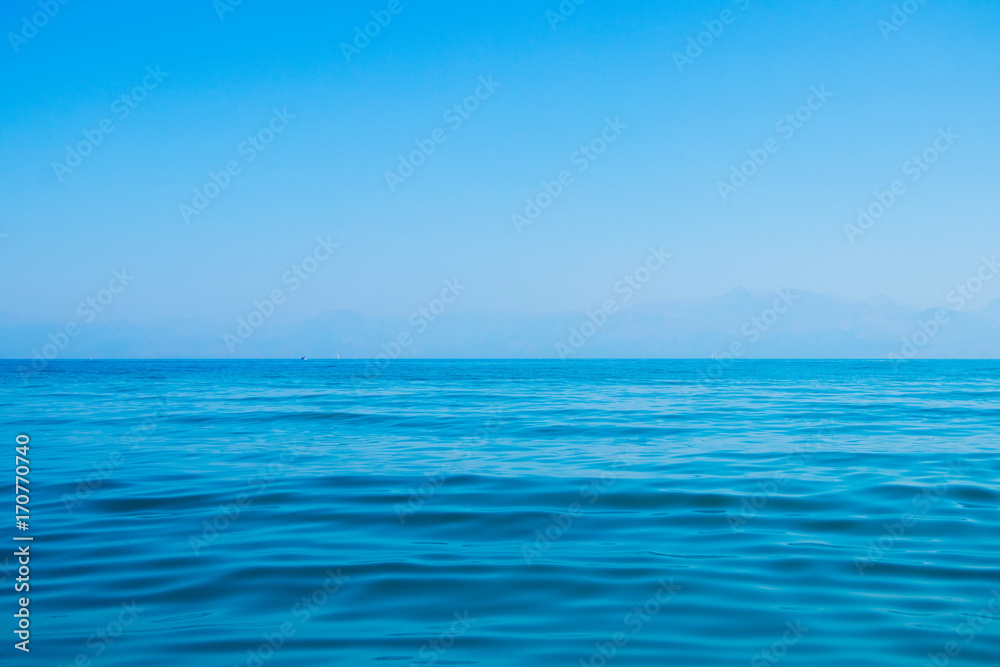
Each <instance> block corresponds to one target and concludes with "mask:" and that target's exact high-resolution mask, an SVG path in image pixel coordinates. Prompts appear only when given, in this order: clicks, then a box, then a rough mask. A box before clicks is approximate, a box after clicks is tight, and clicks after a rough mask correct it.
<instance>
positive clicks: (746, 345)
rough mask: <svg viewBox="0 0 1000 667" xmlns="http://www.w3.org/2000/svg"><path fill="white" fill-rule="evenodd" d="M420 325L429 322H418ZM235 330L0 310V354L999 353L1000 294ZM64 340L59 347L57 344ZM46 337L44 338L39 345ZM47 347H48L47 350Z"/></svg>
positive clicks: (342, 315) (817, 297)
mask: <svg viewBox="0 0 1000 667" xmlns="http://www.w3.org/2000/svg"><path fill="white" fill-rule="evenodd" d="M424 325H426V326H424ZM236 330H237V323H236V322H233V323H232V324H231V325H230V326H229V327H228V329H224V330H214V329H213V330H209V329H208V328H205V327H204V326H203V327H202V329H197V328H193V325H192V323H191V322H190V321H182V320H164V321H162V322H158V323H157V324H155V325H152V324H147V325H138V324H131V323H128V322H123V321H107V322H95V323H93V324H86V325H81V328H80V332H79V334H78V335H77V336H75V337H71V338H68V340H64V338H63V336H62V335H61V332H62V331H63V325H60V324H56V323H48V324H47V323H38V324H19V323H15V322H14V321H13V320H12V318H11V317H10V316H6V315H4V314H3V313H0V357H4V358H31V357H32V356H34V355H35V353H38V355H39V356H46V355H49V356H50V355H51V353H52V352H53V350H56V349H57V348H58V353H57V355H56V358H87V357H93V358H171V357H172V358H202V357H217V358H237V357H249V358H258V357H278V358H296V357H299V356H302V355H305V356H308V357H311V358H331V357H336V356H337V355H340V357H341V358H371V357H375V356H377V355H379V354H386V355H388V356H390V357H392V358H397V357H398V358H412V357H423V358H450V357H454V358H475V357H478V358H494V357H496V358H512V357H520V358H539V357H547V358H553V357H555V358H558V357H560V356H561V357H564V358H567V359H574V358H604V357H608V358H616V357H638V358H708V357H711V356H713V355H714V356H717V357H720V356H723V355H725V354H730V355H732V356H734V357H737V358H878V359H885V358H890V357H892V355H896V356H898V357H901V358H1000V299H998V300H996V301H993V302H992V303H989V304H987V305H985V307H983V308H982V309H980V310H975V311H973V310H970V311H967V312H956V311H953V310H949V309H945V308H931V309H926V310H921V309H919V308H916V307H913V306H908V305H906V304H901V303H897V302H895V301H893V300H891V299H888V298H885V297H876V298H872V299H867V300H864V301H848V300H846V299H842V298H839V297H835V296H828V295H823V294H816V293H813V292H799V291H794V290H788V291H779V292H770V291H762V290H751V289H746V288H742V287H741V288H737V289H734V290H732V291H730V292H728V293H726V294H723V295H721V296H717V297H712V298H708V299H700V300H679V301H662V302H654V303H642V304H635V305H633V306H630V307H621V308H620V309H618V310H617V311H616V312H614V313H612V314H610V315H608V314H606V313H603V312H598V311H597V310H596V309H590V310H589V311H588V309H583V310H575V311H566V312H561V313H553V314H547V315H537V314H526V313H500V312H456V313H451V312H445V313H444V314H442V315H441V316H440V317H438V318H437V319H436V320H435V321H434V322H427V321H426V320H422V319H421V318H415V320H413V319H410V318H404V317H400V318H380V317H371V316H367V315H363V314H361V313H359V312H356V311H329V312H326V313H323V314H322V315H319V316H317V317H314V318H312V319H309V320H307V321H304V322H298V323H294V324H283V323H281V322H280V313H278V314H277V315H276V316H275V317H274V318H273V321H266V322H264V324H263V325H261V326H260V327H259V329H257V330H256V331H253V330H252V328H245V329H244V331H252V335H250V336H248V337H247V338H246V340H245V341H243V342H241V343H238V344H235V345H233V344H232V343H233V339H232V338H230V339H229V342H230V344H231V346H232V347H233V351H232V352H231V351H230V349H229V346H227V344H226V342H224V341H223V334H225V333H230V334H231V333H232V332H233V331H236ZM60 344H61V346H60ZM46 346H47V347H46ZM43 348H44V349H43Z"/></svg>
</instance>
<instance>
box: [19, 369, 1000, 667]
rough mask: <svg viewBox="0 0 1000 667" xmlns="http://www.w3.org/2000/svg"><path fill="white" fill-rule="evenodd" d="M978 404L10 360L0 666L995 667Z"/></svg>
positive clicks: (998, 596)
mask: <svg viewBox="0 0 1000 667" xmlns="http://www.w3.org/2000/svg"><path fill="white" fill-rule="evenodd" d="M998 378H1000V362H997V361H916V360H914V361H908V362H905V363H893V362H889V361H841V360H835V361H755V360H739V361H722V360H655V361H643V360H593V361H583V360H580V361H553V360H531V361H523V360H502V361H497V360H459V361H437V360H420V361H409V360H399V359H397V360H383V361H376V360H312V359H310V360H292V361H283V360H281V361H279V360H261V361H206V360H193V361H107V360H103V361H102V360H93V361H91V360H65V361H58V360H55V361H47V362H45V363H38V362H37V361H36V362H30V361H17V360H13V361H2V362H0V425H2V429H0V441H2V442H3V445H4V446H5V447H6V448H7V451H6V454H5V456H4V457H3V460H6V461H7V466H8V467H7V469H6V470H5V471H2V474H0V476H2V478H3V479H4V485H5V493H4V496H3V497H4V498H6V501H7V502H9V503H10V505H8V506H7V508H8V511H10V512H11V514H10V515H8V520H7V527H6V529H3V530H2V531H0V542H2V543H6V545H7V546H6V547H5V548H3V549H2V550H0V554H2V555H0V590H3V594H2V595H0V616H2V617H3V618H5V619H6V621H5V622H4V623H3V627H2V630H3V633H2V636H4V637H5V638H6V639H5V640H4V641H5V644H6V645H5V646H3V647H2V649H0V662H3V663H4V664H14V665H47V666H48V665H52V666H58V665H65V666H67V667H68V666H70V665H73V666H74V667H91V666H95V667H103V666H106V667H112V666H117V665H122V666H130V667H131V666H137V665H140V666H147V665H151V666H155V665H172V666H173V665H183V666H184V667H200V666H202V665H205V666H220V667H229V666H244V667H264V666H267V667H271V666H277V665H282V666H284V665H289V666H291V665H295V666H300V665H308V666H313V665H317V666H324V665H332V666H341V665H381V666H384V667H391V666H394V665H399V666H404V667H405V666H407V665H484V666H485V665H490V666H493V665H539V666H546V667H548V666H556V665H560V666H567V667H576V666H582V667H588V666H590V667H605V666H608V665H621V666H622V667H625V666H630V665H658V666H664V665H680V666H688V665H719V666H738V665H748V666H749V667H770V666H772V665H778V664H781V665H787V666H789V667H791V666H793V665H821V666H826V665H830V666H834V665H836V666H841V665H850V666H851V667H862V666H869V665H870V666H872V667H874V666H880V667H886V666H890V667H895V666H897V665H909V666H912V667H927V666H933V667H944V666H945V665H948V666H949V667H962V666H965V667H973V666H976V667H979V666H983V667H985V666H987V665H990V666H993V667H995V666H996V665H998V664H1000V517H998V506H1000V457H998V453H1000V447H998V434H1000V388H998ZM19 447H24V449H22V450H20V452H18V451H16V450H17V448H19ZM22 455H23V456H22ZM18 456H21V459H17V458H16V457H18ZM22 473H23V474H22ZM17 478H20V480H17ZM22 501H23V502H22ZM18 507H20V509H18ZM18 521H21V522H22V524H18V523H17V522H18ZM22 526H23V527H22ZM17 538H30V539H17ZM25 548H27V549H28V551H29V554H30V556H27V557H25V556H21V555H19V554H21V553H23V550H24V549H25ZM25 558H26V559H27V560H28V564H27V565H23V564H22V563H23V560H24V559H25ZM18 587H21V588H20V589H19V588H18ZM25 587H26V588H25ZM22 598H25V599H26V600H27V603H26V605H25V603H24V600H22ZM22 609H26V610H27V612H22V611H21V610H22ZM18 613H21V616H20V617H18V616H16V614H18ZM25 613H27V614H29V616H27V617H25V616H24V614H25ZM25 623H27V627H26V628H25ZM19 630H20V631H22V632H23V633H26V635H25V634H22V635H19V634H18V631H19ZM25 636H27V642H28V643H27V644H22V647H23V648H28V649H29V652H26V651H23V650H22V649H21V648H17V646H16V645H17V644H18V643H21V642H23V641H24V638H25Z"/></svg>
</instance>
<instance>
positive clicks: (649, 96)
mask: <svg viewBox="0 0 1000 667" xmlns="http://www.w3.org/2000/svg"><path fill="white" fill-rule="evenodd" d="M53 3H54V4H53V6H58V11H57V12H55V15H54V16H52V17H51V18H47V21H45V22H44V23H45V24H44V25H43V26H42V27H41V28H38V29H37V31H35V32H32V31H31V30H30V28H29V29H28V30H27V33H25V28H24V20H25V18H24V17H28V20H29V21H30V20H31V17H32V16H33V15H35V14H36V13H38V12H40V11H42V10H41V9H40V8H39V4H38V3H37V2H26V1H22V0H15V1H13V2H9V3H5V5H4V7H3V9H2V10H0V28H2V30H3V32H4V33H5V35H6V38H5V39H4V44H3V45H0V75H2V81H3V85H4V94H3V95H2V97H0V165H2V169H3V179H2V180H0V197H2V201H3V203H4V206H3V209H2V211H0V234H4V235H5V236H4V237H3V238H2V239H0V284H2V286H3V289H2V296H0V311H2V312H4V313H6V315H5V317H6V318H7V320H8V321H14V322H17V321H38V320H55V321H59V320H63V319H66V318H68V317H71V316H72V315H73V313H74V312H75V310H76V308H77V305H78V304H79V303H80V302H81V300H83V299H85V298H87V297H88V296H91V295H93V294H95V293H97V292H98V291H99V290H101V289H102V288H104V287H105V286H106V285H107V284H108V282H109V280H111V278H112V271H113V270H121V269H122V268H125V269H127V270H128V271H129V272H131V273H132V274H134V275H135V279H134V281H132V282H131V283H130V284H129V285H128V288H127V289H126V290H124V292H123V293H122V294H121V295H120V296H119V297H118V298H117V300H116V301H115V303H114V304H113V308H111V307H109V308H108V309H107V313H102V317H114V318H122V319H127V320H131V321H135V322H150V321H156V320H157V319H158V318H189V319H190V321H192V322H205V321H210V320H211V321H215V320H219V321H229V320H232V319H234V318H235V317H237V316H238V315H239V314H241V313H244V314H245V313H246V312H247V310H248V307H249V306H250V304H251V303H252V302H253V300H254V299H259V298H261V297H262V296H264V295H266V294H268V293H269V292H270V291H271V290H273V289H274V288H277V287H282V286H283V282H282V276H283V275H284V274H285V272H286V271H287V270H289V268H290V267H292V266H293V265H295V264H296V263H297V262H299V261H301V260H302V259H303V258H304V257H306V256H308V255H310V254H311V253H312V252H313V251H314V249H315V248H316V246H317V241H316V239H317V237H322V238H327V237H329V238H330V239H332V240H333V242H335V243H337V244H339V245H338V248H337V251H336V252H335V253H334V255H333V257H332V258H331V259H330V260H329V261H325V262H323V263H322V264H321V265H320V267H319V268H318V269H317V270H316V271H315V273H313V274H311V275H310V278H309V280H308V281H306V282H305V283H304V284H303V285H302V288H301V289H298V290H296V291H295V293H294V294H290V295H289V297H290V298H289V299H288V301H287V303H286V304H285V305H283V309H282V311H281V313H280V317H281V318H287V319H289V320H294V319H295V318H304V317H309V316H312V315H315V314H317V313H321V312H323V311H326V310H333V309H356V310H360V311H362V312H364V313H367V314H373V315H405V314H407V313H409V312H411V311H412V310H413V309H414V308H415V307H417V306H419V305H420V304H423V303H426V302H427V301H428V299H429V298H432V297H433V296H434V295H436V294H438V293H439V292H440V291H441V289H442V285H443V283H444V281H445V280H446V279H452V278H459V279H460V280H461V281H462V282H463V283H464V284H465V285H467V286H468V289H467V291H466V293H465V294H464V295H463V297H462V299H461V300H460V303H457V304H456V305H455V308H456V309H457V310H501V311H528V312H542V313H544V312H555V311H564V310H567V309H572V308H581V307H588V306H590V305H592V304H593V303H595V302H599V301H600V299H601V298H602V296H603V295H604V294H606V293H607V292H608V291H609V289H610V286H611V285H613V284H614V283H615V282H616V281H617V280H618V279H620V278H621V276H622V275H624V274H626V273H628V272H631V271H632V270H634V269H635V268H636V267H637V266H639V265H641V263H642V262H643V261H644V259H645V258H646V256H647V254H648V249H649V247H650V246H656V247H659V246H663V247H665V248H666V249H667V250H669V252H670V253H671V254H672V259H671V263H670V265H669V266H668V267H667V268H666V270H665V271H663V272H662V273H661V274H660V275H658V276H657V278H656V280H655V281H652V282H651V283H650V284H649V286H648V288H646V289H644V290H643V292H642V294H641V295H640V296H639V297H637V299H636V301H649V300H658V299H677V298H703V297H706V296H711V295H715V294H720V293H724V292H726V291H728V290H730V289H732V288H733V287H736V286H738V285H745V286H749V287H757V288H765V289H775V288H780V287H794V288H796V289H801V290H812V291H817V292H826V293H833V294H837V295H841V296H844V297H848V298H866V297H870V296H874V295H880V294H884V295H887V296H889V297H892V298H895V299H899V300H902V301H907V302H911V303H914V304H916V305H921V306H931V305H937V304H941V305H943V304H944V303H945V295H946V294H947V293H948V291H949V290H950V289H952V288H953V287H954V285H955V283H956V282H958V281H960V280H964V279H965V278H967V277H968V276H969V275H970V274H971V273H972V272H973V271H974V270H975V268H976V267H977V266H978V265H979V263H980V259H981V257H982V256H983V254H984V253H992V252H997V251H1000V225H998V224H997V222H998V220H997V217H996V215H997V214H996V211H997V210H998V205H1000V188H998V187H997V185H998V175H1000V162H998V160H1000V125H998V124H997V122H996V117H997V111H998V109H1000V87H998V86H997V81H1000V46H998V44H1000V42H998V37H1000V6H998V5H997V4H996V3H995V2H987V1H985V0H982V1H972V0H959V1H956V2H949V3H942V2H933V1H929V2H926V4H920V3H919V2H917V1H916V0H914V2H913V4H912V6H911V7H909V8H910V9H911V10H914V9H915V11H913V12H912V13H911V14H902V15H897V17H896V18H897V23H901V25H899V26H898V30H892V31H891V32H890V31H889V30H888V29H887V28H886V26H887V25H890V24H888V23H882V24H881V26H880V22H887V21H891V20H892V17H893V12H894V3H893V2H888V1H886V2H874V1H873V2H857V3H845V2H832V1H827V2H823V1H820V2H812V3H802V2H791V1H785V2H781V1H757V0H750V2H743V1H742V0H741V1H740V2H732V1H731V0H729V1H726V2H723V1H712V2H687V3H654V2H635V1H632V2H614V3H612V2H604V1H601V0H587V1H586V2H584V3H583V4H581V5H579V6H575V5H573V6H574V7H575V10H574V11H573V12H572V14H570V15H568V16H565V17H561V18H565V20H560V21H558V22H557V23H555V24H554V25H553V22H552V17H553V16H554V15H555V14H553V12H558V11H559V7H560V4H559V2H557V1H555V0H552V1H550V2H505V3H496V4H495V5H494V6H490V5H484V4H482V3H474V4H473V5H470V4H468V3H432V2H415V1H414V2H407V1H406V0H400V2H399V4H398V5H394V8H395V9H397V10H399V11H398V13H395V14H393V13H391V12H389V9H388V8H389V6H390V3H389V2H388V1H381V0H380V1H376V2H343V3H306V2H298V3H295V2H292V3H282V4H280V5H279V4H277V3H262V2H257V1H255V0H244V1H243V2H242V3H241V4H239V5H235V6H232V7H230V9H232V11H225V12H224V13H223V18H222V19H220V16H219V13H220V9H219V8H220V7H226V6H225V5H222V4H221V0H220V2H218V3H215V4H214V5H213V3H212V2H211V1H210V0H203V1H198V2H178V3H169V4H168V3H164V4H162V5H156V6H148V5H146V4H144V3H124V2H105V3H96V4H95V3H90V4H88V3H83V2H78V1H72V0H71V1H69V2H68V3H67V4H65V5H61V4H57V3H56V0H53ZM42 5H45V2H43V3H42ZM563 5H564V8H565V7H566V6H569V4H568V3H563ZM896 6H897V7H898V6H899V4H898V3H897V4H896ZM51 11H53V10H52V9H51V8H50V12H51ZM724 11H725V12H731V13H729V14H726V15H725V18H726V19H727V20H728V21H729V22H728V23H723V22H722V21H721V18H722V17H723V16H724V15H723V12H724ZM372 12H376V13H377V15H378V16H381V17H382V18H383V20H385V17H386V16H390V17H391V20H389V21H388V22H387V24H386V25H385V26H380V27H379V30H378V34H377V35H376V36H375V37H372V38H371V39H370V42H369V43H368V44H367V45H365V46H364V47H363V48H357V52H352V53H350V58H348V57H347V56H345V49H344V47H343V46H342V44H344V43H351V42H352V41H353V40H354V39H355V34H356V33H355V29H356V28H360V29H362V30H363V29H364V26H365V24H366V23H368V22H370V21H372V20H373V17H372V14H371V13H372ZM900 16H905V19H906V20H905V22H902V21H901V20H900V18H899V17H900ZM706 22H708V24H709V25H708V27H707V28H706ZM720 26H721V29H720ZM893 27H896V26H893ZM710 28H714V29H715V31H716V32H717V33H719V34H717V35H709V34H708V33H705V34H704V35H702V36H701V39H702V42H703V43H704V44H706V46H704V47H702V50H701V52H700V53H698V52H697V51H696V50H692V51H691V53H693V54H695V55H696V57H694V58H691V60H690V61H689V62H685V63H683V68H682V69H683V71H680V68H679V67H678V64H677V58H676V55H675V54H678V53H682V54H683V53H684V52H685V51H686V49H688V47H689V45H690V43H691V42H689V40H697V39H698V38H699V33H702V32H703V31H705V30H707V29H710ZM11 34H13V35H15V37H13V38H12V37H11ZM25 34H30V35H31V36H30V37H28V38H25V37H24V35H25ZM18 35H20V37H21V38H20V39H19V38H18V37H17V36H18ZM709 36H710V37H711V39H710V40H709V39H708V37H709ZM147 68H150V69H147ZM150 71H153V72H158V74H157V75H156V76H153V75H151V74H150V73H149V72H150ZM484 79H485V80H487V81H493V82H495V84H497V85H495V87H491V88H484V87H483V85H482V84H481V81H482V80H484ZM144 82H145V86H146V87H145V88H143V87H142V86H143V84H144ZM137 86H139V87H140V88H139V89H137V88H136V87H137ZM814 89H821V90H825V91H829V93H830V96H829V99H826V100H825V101H823V102H822V103H817V98H815V97H814V98H813V99H812V102H813V103H814V106H815V107H816V108H815V109H812V110H810V111H809V116H810V117H809V118H808V120H806V121H804V122H802V123H801V124H800V125H801V127H798V128H796V129H795V132H794V134H792V135H791V136H786V133H784V132H782V131H779V130H778V129H777V128H776V123H777V122H778V121H779V120H780V119H782V118H783V117H785V116H786V115H787V114H789V113H792V114H794V113H795V112H796V111H797V110H799V108H800V107H801V106H802V105H804V104H807V102H809V101H810V96H811V95H813V92H811V91H813V90H814ZM132 91H136V92H134V93H133V92H132ZM477 91H478V92H479V94H480V98H481V99H478V100H474V101H473V102H470V103H469V104H470V106H475V109H474V110H473V111H469V112H466V113H465V116H467V117H464V118H461V124H458V125H457V126H456V123H455V121H454V118H455V117H456V116H455V114H454V113H453V114H452V115H450V116H446V115H445V114H446V112H447V111H448V110H449V109H452V108H453V107H454V105H456V104H463V103H464V102H466V100H467V98H469V96H470V95H472V96H474V95H475V94H476V92H477ZM487 91H489V92H487ZM122 95H125V96H126V100H125V101H122V100H121V99H120V98H121V96H122ZM139 97H142V98H143V99H141V100H139V99H137V98H139ZM116 100H118V102H116ZM125 110H127V111H128V115H127V116H126V115H124V113H125ZM276 110H277V113H278V120H275V113H276ZM456 113H457V112H456ZM449 118H450V119H451V120H448V119H449ZM608 119H610V120H611V121H612V122H613V123H617V126H618V127H619V128H622V127H623V128H624V129H620V130H619V133H618V135H617V136H615V138H614V141H612V142H610V143H608V144H607V146H606V150H605V151H604V152H603V153H602V154H600V155H599V156H595V157H596V159H594V160H593V161H590V160H585V162H580V154H579V153H578V152H577V151H579V149H580V147H581V146H585V145H587V144H590V143H591V141H592V140H595V139H597V138H598V137H600V136H601V133H602V131H603V130H604V128H605V127H607V122H608ZM109 121H110V123H111V124H112V125H113V129H112V131H111V132H109V133H103V132H100V128H101V127H102V125H101V123H102V122H104V123H105V125H104V127H108V125H107V123H108V122H109ZM269 125H270V128H272V129H271V132H272V133H273V134H272V135H268V132H267V131H266V130H267V128H269ZM275 127H280V131H274V130H273V128H275ZM949 128H950V130H951V135H952V137H953V140H952V141H951V143H950V144H947V150H946V151H943V152H940V154H939V155H936V158H937V160H936V162H935V163H934V164H933V165H928V168H927V169H926V170H919V175H920V178H919V179H918V180H912V178H913V177H912V176H911V172H912V169H911V170H910V172H907V171H906V163H907V162H908V161H909V160H911V158H912V156H914V155H915V154H921V153H923V152H924V151H925V150H930V149H931V148H932V147H933V146H934V142H935V141H936V140H937V139H938V137H939V136H940V134H939V133H940V132H942V131H944V132H947V131H948V129H949ZM262 130H264V133H263V134H261V131H262ZM435 130H439V133H438V135H437V136H438V137H439V138H440V137H442V136H443V137H444V138H445V140H444V142H443V143H437V142H434V145H435V149H434V151H433V153H432V154H430V155H429V156H427V157H426V160H425V161H424V162H423V164H421V165H420V166H419V167H417V168H415V170H414V173H413V174H412V175H410V176H408V177H407V178H406V179H405V180H404V181H403V182H402V183H397V184H396V185H395V187H394V188H393V189H390V187H389V186H388V185H387V182H386V172H391V171H393V170H396V169H397V167H398V164H399V157H400V155H408V154H410V153H411V152H412V151H414V150H417V143H416V142H424V145H425V146H426V145H427V143H426V142H427V140H428V138H429V137H432V136H433V133H434V132H435ZM85 132H89V136H90V137H92V138H93V137H96V136H98V134H95V132H100V136H101V141H100V143H99V144H98V145H96V146H94V147H93V150H92V152H90V154H89V155H87V156H85V157H82V158H81V160H80V163H79V165H78V166H76V167H75V168H72V170H70V171H66V170H65V169H62V168H61V167H54V166H53V163H66V159H67V149H66V147H67V145H70V146H76V145H78V144H79V143H80V142H81V141H84V142H85V141H88V139H87V138H86V137H87V135H85ZM253 136H257V137H258V141H260V140H261V139H273V140H272V141H270V143H267V144H261V146H262V148H261V149H260V150H257V149H252V150H251V149H250V148H248V146H251V145H252V144H249V143H244V142H247V141H248V137H253ZM956 137H957V138H956ZM768 140H772V143H771V144H770V146H771V147H772V148H774V147H775V146H776V150H774V151H773V152H769V153H768V154H767V161H766V162H765V163H764V164H763V165H762V166H760V167H759V169H757V171H756V173H754V174H753V175H752V176H751V177H749V178H748V179H747V182H746V184H745V185H743V186H742V187H740V188H738V189H737V190H736V192H735V193H731V194H730V195H729V196H728V197H727V198H726V199H725V200H723V197H722V196H720V193H719V186H718V184H719V182H720V181H726V180H727V179H729V178H730V174H731V171H732V168H733V166H734V165H740V164H741V163H742V162H744V161H745V160H747V159H748V151H757V154H758V155H760V150H761V149H762V147H764V146H767V145H768V144H767V142H768ZM431 141H432V142H433V139H431ZM938 145H939V147H941V146H943V145H944V144H941V143H940V142H939V144H938ZM251 154H253V156H254V157H253V159H252V160H250V159H248V158H249V156H250V155H251ZM574 156H575V158H574ZM232 164H235V166H236V169H237V170H238V173H237V174H235V175H232V176H230V177H229V182H228V185H227V186H226V187H225V188H222V189H221V191H220V192H219V193H218V196H216V197H215V198H213V199H212V200H211V201H210V203H209V204H208V206H207V207H206V208H205V209H204V210H203V211H200V212H199V213H198V214H197V215H189V216H184V215H183V214H182V211H181V205H182V204H186V205H192V202H193V201H194V199H195V194H194V190H195V189H196V188H197V189H203V188H204V186H205V185H206V184H207V183H210V173H212V172H214V173H216V174H218V173H219V172H222V171H225V170H226V168H227V165H232ZM581 164H586V165H587V168H586V170H580V165H581ZM911 167H912V165H911ZM564 171H568V172H569V173H570V175H571V176H572V182H571V183H569V184H568V185H566V186H565V187H564V189H563V191H562V193H561V194H560V195H559V196H558V197H556V198H555V200H554V201H553V202H552V203H551V205H550V206H548V207H547V208H546V209H545V210H544V211H543V212H542V214H541V215H540V216H539V217H538V219H537V220H535V221H533V222H532V224H530V225H528V226H524V227H522V228H521V230H520V232H518V230H517V229H516V228H515V224H513V223H512V220H511V216H512V214H514V213H523V211H524V209H525V206H526V204H525V199H526V198H534V197H536V196H537V195H538V194H539V193H540V192H543V191H544V190H543V185H542V184H543V182H550V183H551V182H552V181H554V180H556V181H557V180H558V178H559V174H560V173H561V172H564ZM57 172H59V173H58V174H57ZM60 177H61V180H60ZM217 178H223V180H224V177H218V176H217ZM897 180H898V181H901V182H902V185H903V186H904V188H905V189H904V190H902V192H903V194H901V195H899V196H898V197H896V201H894V202H893V204H892V205H891V206H890V207H888V210H887V211H886V212H885V214H884V215H883V216H882V217H881V218H879V219H878V220H876V221H875V222H874V224H873V225H871V226H870V227H869V228H868V229H867V230H865V231H864V233H863V234H862V235H860V236H857V237H856V238H854V239H853V240H854V242H853V243H852V242H850V241H849V240H848V235H847V234H846V233H845V229H844V226H845V224H850V223H853V222H855V220H856V219H857V218H858V212H857V211H858V208H859V207H865V208H867V207H869V206H870V205H871V204H872V203H873V202H875V201H877V199H876V195H875V193H876V191H880V192H882V191H887V190H891V185H892V183H893V182H894V181H897ZM185 217H187V218H188V219H187V220H185ZM993 288H994V289H996V287H995V286H994V287H993ZM990 296H991V297H992V296H1000V294H995V295H990ZM985 302H986V299H984V300H983V303H985Z"/></svg>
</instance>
